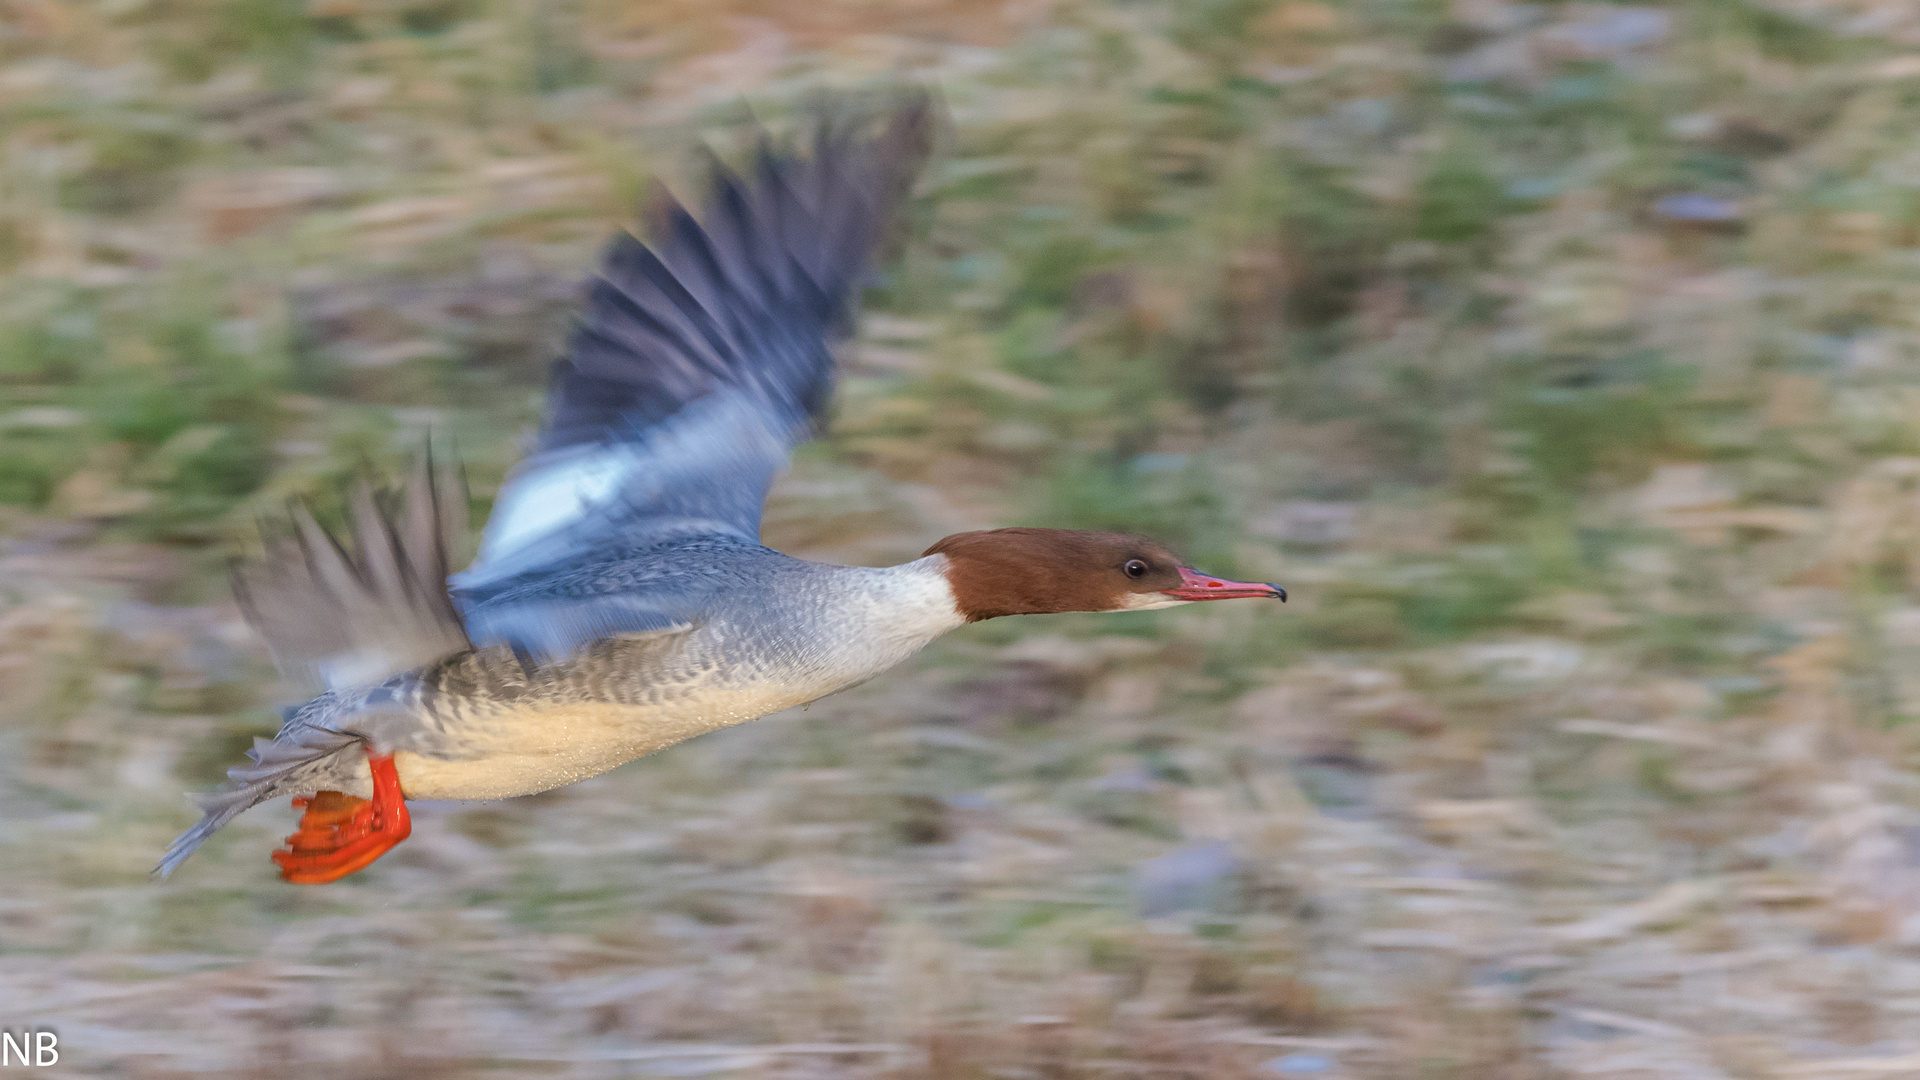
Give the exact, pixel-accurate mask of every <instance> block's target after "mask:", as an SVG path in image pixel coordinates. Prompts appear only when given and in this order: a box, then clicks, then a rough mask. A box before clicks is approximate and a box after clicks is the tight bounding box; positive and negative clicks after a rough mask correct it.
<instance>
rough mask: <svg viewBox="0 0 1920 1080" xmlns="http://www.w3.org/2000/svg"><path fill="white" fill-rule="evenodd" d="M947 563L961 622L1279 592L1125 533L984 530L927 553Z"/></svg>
mask: <svg viewBox="0 0 1920 1080" xmlns="http://www.w3.org/2000/svg"><path fill="white" fill-rule="evenodd" d="M927 554H928V555H945V556H946V557H947V581H948V583H949V584H950V585H952V587H953V596H954V603H955V604H956V605H957V606H958V607H959V609H960V614H962V615H964V616H965V617H966V620H967V621H968V622H979V621H980V620H981V619H996V618H999V617H1000V616H1002V615H1046V614H1052V613H1054V612H1061V611H1142V610H1147V609H1151V608H1162V607H1172V606H1174V605H1176V604H1186V603H1191V602H1193V601H1195V600H1233V599H1237V598H1242V597H1255V596H1266V597H1274V598H1276V599H1280V600H1285V599H1286V598H1287V591H1286V590H1285V589H1282V588H1281V587H1280V586H1278V585H1269V584H1266V583H1264V582H1245V581H1228V580H1226V579H1225V578H1217V577H1211V576H1209V575H1206V574H1202V573H1200V572H1199V571H1198V570H1194V569H1192V568H1191V567H1186V566H1182V565H1180V560H1178V559H1176V558H1174V556H1173V553H1172V552H1171V551H1168V550H1167V549H1166V548H1165V547H1163V546H1161V545H1160V544H1157V543H1154V542H1153V541H1152V540H1148V539H1147V538H1146V537H1143V536H1134V535H1132V534H1130V533H1113V532H1085V531H1081V530H1078V529H990V530H987V531H984V532H964V533H955V534H953V535H952V536H949V537H947V538H946V539H944V540H942V541H940V542H939V543H937V544H935V545H933V546H932V547H930V548H928V549H927Z"/></svg>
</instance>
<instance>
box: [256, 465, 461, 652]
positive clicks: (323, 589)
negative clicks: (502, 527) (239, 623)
mask: <svg viewBox="0 0 1920 1080" xmlns="http://www.w3.org/2000/svg"><path fill="white" fill-rule="evenodd" d="M347 511H348V528H349V531H350V537H349V539H350V544H342V543H341V542H340V540H339V539H337V538H336V537H335V536H334V535H333V534H332V533H331V532H328V531H327V529H326V528H325V527H323V526H322V525H321V524H320V523H319V522H317V521H315V520H314V519H313V514H312V513H310V512H309V511H308V510H307V508H306V507H305V506H302V505H299V504H295V506H294V507H293V511H292V519H293V520H292V523H291V529H290V530H289V531H278V530H263V534H264V536H263V538H264V539H265V541H266V548H267V550H266V558H265V559H264V560H262V561H261V562H259V563H253V564H240V565H236V566H235V567H234V571H233V591H234V596H235V598H236V599H238V600H239V602H240V608H241V611H242V612H243V613H244V614H245V615H246V618H247V622H248V623H250V624H252V626H253V628H254V629H255V630H256V631H258V632H259V633H260V636H261V637H263V638H265V639H266V641H267V647H268V648H269V649H271V650H272V651H273V659H274V663H275V664H276V665H278V666H279V668H280V672H281V674H282V675H284V676H286V677H287V678H288V679H290V680H293V681H296V682H304V683H308V684H313V683H317V684H319V685H321V686H324V687H326V688H327V689H344V688H347V687H353V686H365V685H369V684H372V683H377V682H379V681H381V680H382V679H385V678H386V677H388V676H389V675H393V674H396V673H398V672H402V671H406V670H408V669H409V668H413V667H418V666H419V665H421V664H425V663H430V662H432V661H434V660H438V659H440V658H441V657H443V656H447V655H450V654H452V653H456V652H460V651H462V650H464V649H467V648H469V647H470V645H469V644H468V641H467V634H466V630H465V629H464V627H463V626H462V624H461V621H460V617H459V614H458V613H457V612H456V611H455V610H454V607H453V601H452V599H451V597H450V596H449V595H448V593H447V571H448V569H449V565H448V564H449V553H450V552H451V551H453V550H456V549H457V548H458V546H459V545H460V543H461V542H462V541H463V540H464V539H465V537H466V532H467V498H466V493H465V491H464V490H463V489H462V487H461V485H459V484H458V483H448V482H446V478H443V477H440V476H437V475H436V474H435V471H434V468H433V462H432V460H431V458H430V457H429V456H428V455H425V454H423V455H422V456H421V461H420V464H419V466H418V467H417V468H416V470H415V472H414V475H413V476H412V477H410V478H409V479H408V481H407V484H406V487H405V489H404V491H402V492H401V493H400V494H399V496H398V498H397V499H389V500H382V499H380V498H378V497H376V496H375V494H374V492H373V490H372V488H370V487H369V486H368V485H367V484H365V483H364V482H363V483H361V484H359V485H357V486H356V487H355V488H354V490H353V492H352V494H351V496H350V497H349V500H348V504H347Z"/></svg>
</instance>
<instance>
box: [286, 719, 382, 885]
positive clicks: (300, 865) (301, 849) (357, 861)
mask: <svg viewBox="0 0 1920 1080" xmlns="http://www.w3.org/2000/svg"><path fill="white" fill-rule="evenodd" d="M367 767H368V769H369V770H370V771H371V772H372V773H373V798H372V799H371V800H368V799H358V798H355V797H354V796H352V795H347V794H344V793H342V792H338V791H322V792H318V793H316V794H315V795H314V796H313V798H311V799H295V800H293V807H294V809H296V810H305V811H306V813H305V814H303V815H301V818H300V829H299V831H298V832H296V833H294V834H293V835H292V836H289V837H287V847H286V849H285V850H281V851H276V852H274V853H273V861H274V862H276V863H278V864H279V866H280V876H281V877H282V878H285V879H286V880H288V881H291V882H293V883H294V884H296V885H324V884H326V883H327V882H329V881H338V880H340V879H341V878H343V877H346V876H347V875H348V874H351V873H354V872H356V871H359V870H364V869H366V868H367V867H368V866H369V865H371V864H372V863H373V861H374V860H375V859H378V858H379V857H380V856H382V855H385V854H386V853H387V851H388V850H389V849H391V848H392V847H393V846H394V845H395V844H398V843H399V842H400V841H402V840H405V839H406V838H407V836H408V835H409V834H410V833H412V832H413V820H412V818H411V817H409V816H408V814H407V803H406V799H405V798H404V797H403V796H402V795H401V794H400V773H399V772H398V771H397V770H396V769H394V767H393V755H392V754H387V755H385V756H381V755H377V754H375V753H374V752H373V748H372V747H368V748H367Z"/></svg>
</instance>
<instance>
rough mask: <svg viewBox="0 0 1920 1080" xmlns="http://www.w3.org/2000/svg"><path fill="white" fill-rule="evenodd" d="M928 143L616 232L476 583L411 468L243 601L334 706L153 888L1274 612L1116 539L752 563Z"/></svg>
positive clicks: (915, 110) (384, 836)
mask: <svg viewBox="0 0 1920 1080" xmlns="http://www.w3.org/2000/svg"><path fill="white" fill-rule="evenodd" d="M929 127H930V113H929V105H928V104H927V102H925V101H924V100H921V101H917V102H915V103H912V104H909V105H907V106H905V107H902V108H899V109H897V110H896V111H895V112H894V114H893V115H892V117H891V119H890V121H889V122H888V124H887V125H886V127H885V129H884V131H883V132H882V133H881V134H879V135H878V136H877V137H874V138H871V139H861V138H858V137H856V135H855V134H854V133H853V132H852V131H851V130H850V129H849V128H847V127H845V126H835V125H833V124H823V125H822V128H821V132H820V134H819V137H818V138H817V139H816V141H815V144H814V148H813V151H812V153H811V155H802V154H799V153H796V152H788V151H780V152H776V151H774V150H773V149H771V148H770V147H769V146H768V145H767V144H766V143H765V142H764V141H763V143H762V145H761V147H760V150H759V153H758V155H757V158H756V162H755V167H754V169H753V176H752V179H751V181H748V180H746V179H743V178H741V177H739V176H737V175H735V174H733V173H731V172H729V171H728V170H727V169H725V168H724V167H723V166H719V165H717V164H716V165H715V166H714V180H713V184H712V192H711V198H710V203H709V208H708V210H707V213H706V215H705V220H704V221H697V220H696V219H695V218H694V217H693V216H692V215H691V214H689V213H688V212H687V211H686V210H684V209H682V208H681V207H680V206H679V205H678V204H675V203H673V202H672V201H671V200H670V199H664V198H663V199H662V201H661V203H660V205H659V207H658V209H657V212H656V213H655V214H654V215H653V218H652V223H653V228H654V235H655V236H656V237H657V239H656V241H655V244H656V247H655V248H653V249H649V248H648V247H646V246H644V245H642V244H641V243H640V242H639V241H637V240H635V239H634V238H633V237H631V236H629V235H626V234H624V233H623V234H621V235H620V236H619V237H618V238H616V239H615V240H614V242H613V244H612V245H611V247H610V249H609V251H608V253H607V255H606V257H605V263H604V266H603V268H602V270H601V271H600V274H599V276H598V278H597V279H596V280H595V281H594V282H593V283H592V286H591V289H590V292H589V297H588V300H587V303H586V310H585V313H584V315H583V317H582V320H581V322H580V325H579V326H578V327H577V328H576V329H575V331H574V333H573V335H572V337H571V339H570V341H569V344H568V349H567V353H566V355H565V356H564V357H562V358H561V359H560V360H558V361H556V362H555V364H554V366H553V372H552V381H551V384H550V388H549V391H548V403H547V410H546V417H545V421H544V424H543V426H542V428H541V430H540V433H539V436H538V442H537V444H536V446H535V448H534V452H533V453H532V455H531V456H529V457H528V458H527V459H526V460H525V461H523V462H522V463H521V464H520V465H519V466H518V468H517V469H516V470H515V472H514V473H513V475H512V476H511V477H510V478H509V480H508V482H507V483H506V485H505V486H504V487H503V489H502V490H501V492H500V495H499V498H498V500H497V501H496V503H495V506H494V510H493V515H492V517H491V519H490V520H489V521H488V523H487V526H486V528H485V530H484V532H483V535H482V542H481V548H480V554H479V557H478V558H477V559H476V560H475V561H474V563H473V564H472V565H471V566H470V567H468V568H467V569H466V570H465V571H464V572H462V573H460V574H458V575H452V576H450V575H449V570H450V565H449V562H450V557H449V552H450V551H452V550H454V548H455V546H456V543H457V540H458V539H459V538H460V537H461V536H462V535H463V534H464V533H465V529H466V525H465V496H464V494H463V493H461V492H460V491H459V490H458V489H457V486H455V485H450V484H448V483H446V482H445V481H444V478H442V477H440V476H439V475H438V474H437V472H436V470H435V469H434V467H433V466H432V464H431V462H430V461H429V460H426V459H424V458H423V461H422V464H421V466H420V467H418V468H417V469H416V470H415V473H414V475H413V476H412V477H411V478H410V479H409V481H408V483H407V485H406V487H405V489H404V491H403V493H402V494H401V495H400V496H398V497H397V498H390V499H386V500H384V501H383V500H382V499H380V498H378V497H376V496H375V495H374V494H373V493H372V492H371V491H370V490H369V489H368V488H367V487H366V485H364V484H362V485H360V486H359V487H358V488H357V489H356V490H355V491H354V492H353V494H352V495H351V497H350V499H349V503H348V519H349V529H350V533H351V536H350V542H349V543H342V542H341V541H339V540H337V539H336V538H335V537H334V536H333V535H332V534H331V533H329V532H328V531H327V530H326V529H324V528H323V527H321V526H320V525H319V524H317V523H316V522H315V520H314V518H313V516H312V515H311V513H309V512H308V511H307V510H306V509H305V508H304V507H300V506H295V508H294V510H293V514H292V527H291V530H287V531H283V532H282V533H278V534H270V535H269V536H268V537H267V554H266V558H265V560H264V561H263V562H261V563H259V564H256V565H253V566H247V567H241V568H239V569H237V570H236V573H235V582H234V584H235V592H236V595H237V597H238V599H239V601H240V603H241V606H242V609H243V611H244V612H245V614H246V616H247V618H248V621H249V622H250V623H251V624H252V625H253V626H254V627H255V628H256V630H257V631H258V632H259V633H260V634H261V635H262V637H263V638H264V639H265V640H266V642H267V643H268V646H269V648H270V649H271V651H272V653H273V656H274V660H275V662H276V664H277V665H278V666H279V667H280V669H281V671H282V672H283V673H284V674H286V675H288V676H289V677H306V678H309V679H311V680H314V681H315V682H317V683H318V685H319V686H320V687H322V688H323V692H321V693H320V694H319V696H317V697H315V698H313V699H312V700H310V701H308V702H307V703H306V704H304V705H300V706H298V707H295V708H292V709H289V710H287V712H286V714H285V719H284V721H283V724H282V726H281V729H280V732H279V734H278V735H277V736H275V737H274V738H273V739H271V740H267V739H259V740H256V741H255V745H254V749H253V750H252V752H251V753H250V755H249V756H250V758H251V759H252V763H251V764H249V765H244V766H240V767H236V768H234V769H232V770H230V771H229V772H228V774H227V775H228V776H229V778H230V782H229V783H228V785H227V786H226V788H225V789H223V790H221V791H219V792H216V793H213V794H211V795H204V796H198V797H197V801H198V802H199V804H200V806H201V808H202V810H204V812H205V817H204V818H203V819H202V820H201V821H200V822H199V823H198V824H197V825H195V826H194V827H193V828H192V829H189V830H188V831H187V832H186V833H184V834H183V835H181V836H180V837H179V839H177V840H175V841H174V842H173V844H172V845H171V846H170V847H169V848H168V849H167V853H166V856H165V857H164V858H163V859H162V860H161V862H160V865H159V866H158V867H157V868H156V869H157V872H158V873H159V874H161V875H162V876H164V875H166V874H168V873H170V872H171V871H172V870H173V869H174V868H175V867H177V866H179V864H180V863H181V861H182V860H184V859H186V857H187V856H188V855H190V854H192V853H193V851H194V849H195V848H197V847H199V846H200V844H201V843H202V842H204V841H205V840H206V839H207V837H209V836H211V835H212V834H213V833H214V832H215V831H216V830H218V829H219V828H220V827H221V826H223V825H225V824H226V823H227V822H228V821H230V820H232V819H233V817H234V816H235V815H237V814H239V813H240V812H241V811H243V810H246V809H248V808H249V807H252V806H254V805H256V804H258V803H261V802H264V801H266V800H268V799H273V798H277V797H279V796H282V795H293V796H295V799H294V806H295V808H296V809H304V810H305V814H304V816H303V817H302V819H301V822H300V827H299V830H298V831H297V832H295V833H294V834H293V835H291V836H290V837H288V839H287V845H288V846H287V848H285V849H283V850H280V851H276V852H275V853H274V855H273V861H274V862H276V863H277V864H279V866H280V870H281V876H282V877H284V878H285V879H286V880H287V881H291V882H296V883H320V882H327V881H333V880H336V879H338V878H341V877H344V876H346V875H348V874H351V873H353V872H355V871H357V870H360V869H362V868H364V867H366V866H367V865H368V864H370V863H372V862H373V861H374V860H375V859H378V858H379V857H380V856H381V855H382V854H384V853H385V852H386V851H387V850H389V849H390V848H392V847H393V846H394V845H395V844H397V843H399V842H400V841H401V840H403V839H405V838H406V836H407V835H408V833H409V831H410V830H411V825H410V822H409V819H408V814H407V808H406V802H405V800H407V799H497V798H504V797H508V796H515V795H530V794H533V793H534V792H538V791H546V790H548V789H550V788H555V787H559V786H561V785H563V784H571V783H573V782H575V781H577V780H584V779H586V778H587V777H590V776H596V775H598V774H600V773H603V772H606V771H607V770H608V769H611V768H613V767H615V766H617V765H620V764H623V763H625V762H628V761H632V760H633V759H635V758H638V757H640V756H642V755H645V754H650V753H653V752H654V751H656V750H659V749H662V748H663V747H667V746H671V745H673V744H674V743H677V742H680V741H681V740H683V739H687V738H691V737H692V736H695V735H699V734H701V733H703V732H708V731H713V730H716V729H718V728H723V727H727V726H730V725H733V724H738V723H741V722H742V721H746V720H751V719H754V718H755V717H759V716H764V715H766V714H768V713H771V712H775V711H777V710H780V709H785V708H788V707H790V706H794V705H801V704H805V703H807V702H810V701H814V700H816V699H818V698H821V697H824V696H825V695H828V694H831V693H834V692H835V691H838V690H843V689H845V688H847V687H850V686H852V685H854V684H856V683H860V682H863V681H865V680H867V679H869V678H871V677H873V676H874V675H877V674H879V673H880V672H882V671H885V670H886V669H888V668H890V667H892V666H894V665H895V664H898V663H899V662H901V661H902V660H905V659H906V658H907V657H909V656H911V655H913V654H914V653H915V652H917V651H919V650H920V649H921V648H922V647H923V646H925V645H926V644H927V643H928V642H930V641H932V640H933V639H935V638H937V637H939V636H940V635H942V634H944V633H946V632H947V631H949V630H952V629H955V628H956V627H959V626H963V625H965V624H967V623H970V622H978V621H980V620H982V619H993V618H998V617H1000V616H1003V615H1021V614H1038V613H1049V612H1066V611H1139V610H1144V609H1149V608H1164V607H1171V606H1174V605H1176V604H1185V603H1191V602H1194V601H1199V600H1224V599H1229V598H1234V597H1276V598H1279V599H1281V600H1285V599H1286V593H1285V591H1284V590H1282V589H1281V588H1280V587H1279V586H1276V585H1270V584H1264V583H1247V582H1236V581H1227V580H1225V579H1222V578H1216V577H1210V576H1208V575H1206V574H1202V573H1200V572H1198V571H1196V570H1193V569H1191V568H1188V567H1185V566H1182V565H1181V564H1180V562H1179V560H1177V559H1176V558H1175V557H1174V556H1173V555H1172V553H1170V552H1169V551H1168V550H1167V549H1166V548H1165V547H1163V546H1161V545H1160V544H1157V543H1154V542H1153V541H1151V540H1148V539H1145V538H1142V537H1138V536H1132V535H1127V534H1123V533H1108V532H1082V531H1070V530H1057V529H995V530H990V531H983V532H965V533H959V534H957V535H953V536H949V537H947V538H945V539H943V540H941V541H940V542H939V543H937V544H935V545H933V546H932V547H931V548H929V549H928V550H927V552H926V554H925V555H924V556H922V557H921V558H919V559H916V560H914V561H912V562H909V563H905V564H902V565H899V566H891V567H880V568H874V567H861V566H834V565H828V564H824V563H816V562H808V561H804V560H801V559H795V558H792V557H790V556H787V555H783V554H781V553H780V552H778V551H774V550H772V549H770V548H767V547H765V546H763V545H761V544H760V542H759V535H760V514H761V506H762V503H763V502H764V500H765V498H766V494H767V489H768V486H769V485H770V484H771V482H772V480H773V478H774V476H775V474H776V473H777V472H778V471H779V470H780V469H781V468H782V467H784V465H785V464H786V462H787V458H788V455H789V454H790V453H791V452H792V450H793V448H794V447H795V446H797V445H799V444H800V443H802V442H804V441H806V440H807V439H808V438H810V437H811V436H812V434H813V431H814V425H815V423H816V422H817V421H818V420H819V418H820V414H821V412H822V410H823V409H824V407H825V406H826V405H827V403H828V401H829V399H830V397H831V393H832V383H833V376H834V357H833V353H832V351H831V349H830V346H831V345H832V344H833V343H835V342H836V341H838V340H840V339H843V338H844V337H845V336H846V335H847V334H848V332H849V330H850V324H851V321H852V318H851V316H852V311H853V307H854V304H855V302H856V299H857V294H858V292H859V289H860V286H861V285H862V283H863V279H864V278H865V276H866V273H867V263H868V258H869V253H870V252H871V250H872V249H873V247H874V246H875V243H876V241H877V240H878V238H879V237H880V236H881V234H882V233H883V231H884V230H885V228H886V226H887V222H888V221H889V219H890V218H891V216H892V212H893V210H894V208H895V206H896V204H897V203H898V202H899V201H900V199H901V198H902V196H903V195H904V193H905V191H906V190H907V188H908V187H909V186H910V183H911V181H912V179H913V177H914V175H915V174H916V173H917V172H918V170H919V166H920V163H921V161H922V160H923V158H924V156H925V151H926V147H927V143H928V130H929Z"/></svg>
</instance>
